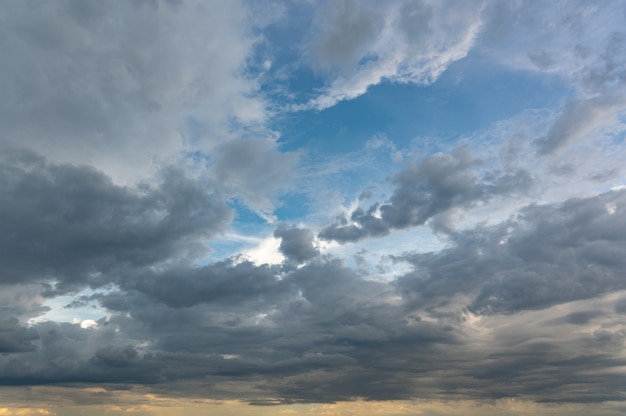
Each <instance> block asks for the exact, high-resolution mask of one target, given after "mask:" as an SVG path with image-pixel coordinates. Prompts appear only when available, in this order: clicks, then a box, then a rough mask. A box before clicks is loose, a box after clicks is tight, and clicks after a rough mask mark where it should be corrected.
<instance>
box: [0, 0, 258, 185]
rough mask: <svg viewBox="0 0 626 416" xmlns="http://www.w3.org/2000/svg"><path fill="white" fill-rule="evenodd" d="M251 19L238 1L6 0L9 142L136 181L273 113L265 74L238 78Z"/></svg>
mask: <svg viewBox="0 0 626 416" xmlns="http://www.w3.org/2000/svg"><path fill="white" fill-rule="evenodd" d="M248 17H249V16H248V14H247V11H246V9H245V7H244V6H243V4H242V3H241V2H239V1H229V2H219V3H216V4H215V5H213V6H212V7H205V6H204V5H203V4H202V3H201V2H193V1H187V2H184V3H180V4H177V3H176V2H166V1H154V2H138V1H131V2H123V3H114V4H107V5H102V4H100V3H98V2H95V1H91V0H86V1H82V2H77V1H70V0H63V1H60V2H55V3H36V2H35V3H29V4H26V3H24V2H11V3H10V4H9V3H8V4H6V7H5V8H4V13H3V15H2V17H0V19H1V22H2V24H1V25H0V27H1V28H0V37H2V39H4V40H5V41H4V42H2V43H1V44H0V53H1V54H2V56H4V57H5V59H4V60H5V65H2V68H0V89H2V90H3V91H4V94H3V96H2V98H1V99H0V122H1V123H2V125H3V130H4V133H5V134H4V137H3V141H4V142H10V143H12V144H13V145H22V146H28V147H30V148H32V149H34V150H36V151H38V152H40V153H42V154H46V156H47V157H48V158H49V159H50V160H52V161H55V162H69V163H82V164H91V165H94V166H96V167H97V168H98V169H102V170H104V171H105V172H106V173H107V174H108V175H109V176H112V177H113V180H114V181H116V182H123V183H133V182H135V181H136V180H137V179H138V178H141V177H143V176H144V175H146V174H151V173H153V171H154V170H155V169H156V168H155V167H156V166H158V163H160V162H161V161H163V160H166V161H168V162H170V161H171V160H173V159H177V158H179V156H180V154H181V153H182V152H183V151H184V150H188V146H189V145H192V146H193V150H196V149H198V148H200V149H206V148H207V147H208V146H207V145H209V146H212V145H214V144H215V143H218V142H221V141H223V140H225V139H228V138H230V137H232V136H231V131H232V130H233V129H234V125H237V126H243V125H245V126H248V127H249V128H253V126H254V125H258V124H259V123H263V121H264V119H265V117H266V112H265V104H264V102H263V100H262V99H261V98H259V97H258V96H257V95H256V94H255V91H256V88H257V86H256V83H255V81H254V80H252V79H245V78H244V77H241V76H239V75H240V74H241V71H240V70H241V68H242V67H243V66H245V64H246V59H247V58H248V55H249V53H250V52H251V50H252V48H253V45H254V43H255V39H254V38H252V37H250V36H249V33H248V32H247V28H249V27H250V25H249V24H248V23H249V21H248ZM215 39H219V42H218V41H213V40H215ZM182 114H184V115H182ZM190 120H193V123H191V122H190ZM191 124H193V125H194V126H201V128H198V129H196V130H193V129H192V128H191Z"/></svg>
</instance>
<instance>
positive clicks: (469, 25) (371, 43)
mask: <svg viewBox="0 0 626 416" xmlns="http://www.w3.org/2000/svg"><path fill="white" fill-rule="evenodd" d="M483 6H484V2H482V1H476V2H463V3H462V4H459V3H452V2H447V1H443V2H442V1H426V0H425V1H400V2H391V3H386V4H384V5H383V4H380V3H379V2H370V1H367V2H363V1H358V2H357V1H352V0H345V1H329V2H326V3H325V4H324V5H323V6H321V7H319V8H318V11H317V13H318V15H317V16H316V18H315V20H314V27H313V34H312V37H311V41H310V46H309V48H308V50H307V54H308V56H309V60H310V63H311V65H312V67H313V68H315V69H319V70H321V71H324V72H326V73H330V74H331V76H330V81H329V83H328V86H327V88H326V89H325V90H324V92H323V93H322V94H321V95H319V96H318V97H316V98H314V99H313V100H311V101H310V102H308V103H307V104H305V105H304V106H303V107H302V108H315V109H320V110H321V109H325V108H328V107H331V106H333V105H335V104H336V103H337V102H339V101H342V100H346V99H352V98H355V97H358V96H359V95H361V94H363V93H365V92H366V91H367V88H368V87H370V86H372V85H376V84H379V83H380V82H382V81H383V80H387V81H391V82H403V83H406V82H411V83H418V84H429V83H431V82H433V81H435V80H436V79H437V78H438V77H439V75H441V73H442V72H443V71H444V70H445V69H446V68H447V67H448V65H450V64H451V63H452V62H454V61H457V60H459V59H461V58H463V57H465V56H466V55H467V53H468V52H469V50H470V49H471V48H472V46H473V44H474V42H475V41H476V37H477V36H478V34H479V33H480V28H481V26H482V24H483V18H482V9H483Z"/></svg>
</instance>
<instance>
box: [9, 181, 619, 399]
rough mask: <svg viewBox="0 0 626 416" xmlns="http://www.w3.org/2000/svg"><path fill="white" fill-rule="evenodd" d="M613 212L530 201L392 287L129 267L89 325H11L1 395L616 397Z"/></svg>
mask: <svg viewBox="0 0 626 416" xmlns="http://www.w3.org/2000/svg"><path fill="white" fill-rule="evenodd" d="M624 206H626V192H624V191H611V192H608V193H605V194H601V195H598V196H593V197H589V198H584V199H571V200H569V201H566V202H564V203H559V204H544V205H536V204H535V205H530V206H528V207H526V208H525V209H523V210H522V211H521V212H520V215H519V217H517V218H513V219H510V220H507V221H504V222H501V223H499V224H495V225H491V226H486V225H483V226H477V227H474V228H470V229H466V230H463V231H456V232H452V233H450V234H448V235H449V238H450V245H449V247H448V248H445V249H443V250H441V251H439V252H433V253H426V254H424V253H421V254H418V253H406V254H404V255H402V256H396V257H395V261H406V262H408V263H409V264H410V265H412V267H413V270H412V271H410V272H408V273H406V274H404V275H403V276H401V277H400V278H398V279H397V280H393V281H383V280H373V279H371V278H370V277H369V276H361V275H360V274H359V273H357V272H356V271H354V270H352V269H350V268H348V267H346V266H344V265H343V264H342V262H341V260H339V259H336V258H332V257H329V256H316V257H314V258H312V259H310V261H309V262H308V263H306V264H305V265H303V266H302V267H300V268H293V267H283V266H280V265H274V266H269V265H254V264H252V263H248V262H241V261H236V259H231V260H228V261H222V262H216V263H211V264H208V265H205V266H201V267H192V266H187V267H185V266H180V265H175V264H174V265H162V266H160V267H159V268H156V269H154V270H149V269H148V268H145V267H144V268H141V267H140V268H137V269H136V270H135V273H126V274H125V279H123V280H119V281H118V282H117V285H116V287H115V288H114V289H112V290H109V291H107V292H102V293H99V294H96V295H94V297H93V299H95V300H98V301H99V302H100V303H101V305H102V306H103V307H104V308H106V309H107V310H108V312H109V318H106V319H102V320H100V321H98V322H97V325H95V326H92V327H89V328H81V327H80V325H78V324H61V323H53V322H43V323H36V324H33V325H32V326H31V327H30V328H28V330H25V329H24V328H22V329H20V327H19V325H17V323H16V321H12V322H13V323H9V324H8V326H7V328H9V331H8V333H10V334H11V336H10V337H5V338H7V339H13V340H15V339H17V340H20V339H21V340H26V342H27V344H25V345H26V346H28V343H30V345H32V346H34V347H35V348H32V349H30V350H29V349H28V348H23V351H20V352H13V353H11V354H9V355H8V356H0V374H2V377H0V383H2V384H3V385H23V384H27V385H37V384H49V383H76V385H78V386H85V385H92V383H95V384H101V383H107V385H108V386H111V387H112V388H114V387H115V386H119V387H120V388H123V386H126V385H128V384H129V383H130V384H140V385H142V386H144V388H146V389H149V391H153V392H155V393H160V394H166V395H168V394H174V393H176V392H178V393H176V394H180V393H181V392H184V395H186V396H187V397H196V396H197V397H200V396H201V397H205V398H206V397H214V398H222V399H224V398H233V397H236V398H239V399H245V400H249V401H250V402H251V403H259V404H262V403H263V402H264V400H267V397H272V398H275V401H278V402H280V403H291V402H300V403H303V402H304V403H307V402H316V403H321V402H326V403H327V402H333V401H342V400H354V399H355V398H363V399H366V400H408V399H416V398H429V399H433V398H437V397H441V398H445V397H449V394H454V395H455V397H463V398H465V399H471V400H489V399H494V398H502V397H517V395H519V394H523V395H524V396H525V397H527V398H530V399H532V400H537V401H542V402H543V401H548V402H561V401H567V402H581V403H587V402H589V403H597V402H601V401H604V400H617V399H619V397H618V396H619V395H617V394H616V392H615V388H614V386H615V385H620V384H619V383H621V382H623V381H624V380H623V378H624V376H623V374H622V373H620V372H616V371H615V368H618V367H620V366H621V365H623V358H621V349H622V345H623V341H624V339H626V332H625V331H624V327H623V322H622V321H623V319H622V318H623V314H622V312H623V303H624V299H626V286H625V285H624V284H623V282H622V280H623V279H621V278H620V276H622V274H623V270H624V268H625V267H626V265H625V264H624V261H623V259H622V257H623V256H621V253H622V252H623V251H624V247H623V246H624V242H625V241H626V240H625V239H624V236H625V235H626V232H624V231H626V230H624V227H625V226H626V225H625V223H624V216H623V215H621V214H622V210H623V207H624ZM280 228H281V231H279V233H284V232H286V231H293V230H298V231H303V233H300V232H298V233H294V235H295V237H296V241H300V240H299V238H300V237H302V235H303V234H306V230H300V229H297V228H287V227H286V226H284V227H280ZM305 237H306V236H305ZM287 239H289V237H287ZM306 241H309V240H308V239H307V240H306ZM287 253H289V251H287V252H286V254H287ZM295 253H300V251H299V250H295ZM24 331H26V332H24ZM24 334H28V337H24ZM11 345H13V344H11ZM18 345H19V343H18ZM58 362H63V363H64V365H63V366H58V365H56V364H55V363H58ZM590 368H593V371H594V374H595V376H594V378H593V380H590V379H589V378H588V372H589V369H590ZM616 383H617V384H616ZM576 386H582V388H584V391H585V393H584V394H577V387H576ZM94 400H96V398H94ZM273 400H274V399H273Z"/></svg>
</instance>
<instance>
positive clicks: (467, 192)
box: [320, 147, 533, 243]
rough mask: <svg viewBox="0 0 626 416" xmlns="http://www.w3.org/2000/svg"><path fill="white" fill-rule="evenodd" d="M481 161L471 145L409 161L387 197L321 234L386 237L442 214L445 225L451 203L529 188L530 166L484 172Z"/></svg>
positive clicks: (461, 203)
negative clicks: (380, 202)
mask: <svg viewBox="0 0 626 416" xmlns="http://www.w3.org/2000/svg"><path fill="white" fill-rule="evenodd" d="M480 164H481V161H480V160H477V159H475V158H474V157H472V155H471V153H470V151H469V149H468V148H465V147H462V148H458V149H456V150H455V151H454V152H453V153H452V154H451V155H449V154H443V153H440V154H436V155H433V156H430V157H428V158H426V159H425V160H423V161H421V162H419V163H415V164H412V165H409V166H408V167H407V168H406V169H404V170H403V171H401V172H400V173H398V174H396V175H395V176H394V178H393V184H394V186H395V188H394V190H393V194H392V195H391V197H390V198H389V201H388V202H385V203H383V204H378V203H376V204H373V205H371V206H370V207H369V208H368V209H367V210H364V209H362V208H357V209H356V210H354V211H353V212H352V213H351V214H350V216H349V218H345V217H344V218H340V221H339V222H337V223H335V224H331V225H329V226H327V227H326V228H324V229H322V231H321V232H320V237H321V238H323V239H326V240H335V241H338V242H342V243H343V242H352V241H358V240H360V239H363V238H366V237H376V236H384V235H387V234H389V232H390V231H391V230H392V229H402V228H407V227H411V226H416V225H422V224H424V223H426V222H427V221H428V220H430V219H433V218H435V217H437V216H438V215H439V216H440V217H439V219H440V221H438V222H436V223H435V224H434V225H435V226H438V227H439V228H441V227H442V226H443V228H446V227H445V223H446V221H445V220H443V219H442V218H441V215H442V214H445V213H446V212H448V211H449V210H451V209H453V208H468V207H471V206H473V205H476V204H480V203H486V202H488V201H489V200H491V199H493V198H495V197H497V196H502V195H512V194H516V193H520V192H525V191H528V190H529V189H530V187H531V186H532V184H533V179H532V177H531V175H530V173H529V172H528V171H526V170H523V169H519V170H517V171H513V172H501V171H498V170H497V169H494V170H489V171H486V172H482V173H481V172H480V171H479V170H480V169H479V166H480Z"/></svg>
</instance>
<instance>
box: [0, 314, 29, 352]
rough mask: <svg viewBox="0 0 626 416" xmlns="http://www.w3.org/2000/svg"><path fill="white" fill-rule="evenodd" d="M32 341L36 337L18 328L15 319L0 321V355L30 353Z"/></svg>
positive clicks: (21, 327)
mask: <svg viewBox="0 0 626 416" xmlns="http://www.w3.org/2000/svg"><path fill="white" fill-rule="evenodd" d="M34 339H37V335H35V334H33V333H32V332H31V331H29V330H28V329H27V328H24V327H23V326H20V324H19V322H18V321H17V319H15V318H11V319H7V320H4V321H0V354H2V353H12V352H23V351H32V350H33V349H34V348H35V347H34V346H33V344H32V343H31V341H33V340H34Z"/></svg>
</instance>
